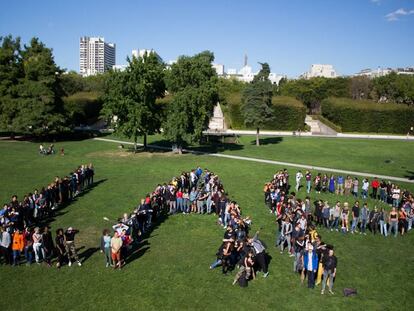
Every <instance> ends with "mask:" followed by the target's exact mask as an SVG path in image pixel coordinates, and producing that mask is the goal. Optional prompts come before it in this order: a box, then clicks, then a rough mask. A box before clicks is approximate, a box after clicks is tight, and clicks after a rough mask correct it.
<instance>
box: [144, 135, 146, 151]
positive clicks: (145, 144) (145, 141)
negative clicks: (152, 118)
mask: <svg viewBox="0 0 414 311" xmlns="http://www.w3.org/2000/svg"><path fill="white" fill-rule="evenodd" d="M144 150H147V134H144Z"/></svg>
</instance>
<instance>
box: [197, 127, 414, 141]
mask: <svg viewBox="0 0 414 311" xmlns="http://www.w3.org/2000/svg"><path fill="white" fill-rule="evenodd" d="M203 133H205V134H210V135H218V136H221V135H240V136H243V135H256V131H250V130H226V131H216V130H207V131H204V132H203ZM260 136H303V137H325V138H353V139H391V140H406V141H414V136H407V135H385V134H384V135H381V134H347V133H337V134H336V135H320V134H312V133H311V132H301V133H300V135H299V134H298V133H297V132H286V131H260Z"/></svg>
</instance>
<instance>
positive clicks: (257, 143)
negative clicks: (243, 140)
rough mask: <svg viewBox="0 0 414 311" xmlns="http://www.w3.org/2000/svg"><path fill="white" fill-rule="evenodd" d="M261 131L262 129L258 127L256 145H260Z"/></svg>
mask: <svg viewBox="0 0 414 311" xmlns="http://www.w3.org/2000/svg"><path fill="white" fill-rule="evenodd" d="M259 131H260V129H259V128H257V129H256V146H260V140H259Z"/></svg>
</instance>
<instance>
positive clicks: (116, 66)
mask: <svg viewBox="0 0 414 311" xmlns="http://www.w3.org/2000/svg"><path fill="white" fill-rule="evenodd" d="M127 67H128V65H113V66H112V70H115V71H124V70H125V69H126V68H127Z"/></svg>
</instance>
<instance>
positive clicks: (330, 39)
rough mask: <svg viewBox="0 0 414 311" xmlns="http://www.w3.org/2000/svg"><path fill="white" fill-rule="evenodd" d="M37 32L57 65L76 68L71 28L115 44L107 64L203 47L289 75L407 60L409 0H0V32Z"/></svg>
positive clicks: (413, 62) (413, 2)
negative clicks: (140, 51) (139, 54)
mask: <svg viewBox="0 0 414 311" xmlns="http://www.w3.org/2000/svg"><path fill="white" fill-rule="evenodd" d="M7 34H12V35H13V36H20V37H22V40H23V41H24V42H27V41H28V40H29V39H30V38H31V37H33V36H37V37H39V38H40V39H41V40H42V41H43V42H45V43H46V45H47V46H49V47H51V48H53V51H54V55H55V60H56V62H57V64H58V65H59V66H61V67H62V68H67V69H69V70H72V69H73V70H78V67H79V57H78V55H79V37H80V36H84V35H89V36H103V37H105V40H107V41H109V42H114V43H116V45H117V50H116V53H117V64H124V63H125V58H126V56H127V55H129V54H130V53H131V50H132V49H136V48H154V49H155V50H156V51H158V53H159V54H160V55H161V57H162V58H163V59H164V60H166V61H168V60H172V59H175V58H176V57H177V56H179V55H192V54H195V53H197V52H200V51H203V50H211V51H213V52H214V54H215V56H216V62H217V63H221V64H224V65H225V68H226V69H228V68H240V67H241V66H242V64H243V57H244V54H245V53H246V54H247V55H248V59H249V64H250V65H252V66H253V68H254V69H255V70H256V69H257V68H258V65H257V62H265V61H266V62H268V63H269V64H270V66H271V69H272V71H273V72H277V73H283V74H287V75H288V76H290V77H294V76H297V75H299V74H301V73H303V72H305V71H307V70H308V69H309V67H310V65H311V64H312V63H323V64H333V65H334V67H335V68H336V70H337V71H338V72H339V73H340V74H352V73H355V72H357V71H359V70H360V69H363V68H377V67H378V66H381V67H406V66H414V0H285V1H276V0H274V1H271V0H269V1H266V0H221V1H220V0H208V1H196V0H194V1H189V0H170V1H167V0H164V1H162V0H146V1H141V0H135V1H132V0H130V1H127V0H117V1H115V0H112V1H106V0H105V1H94V0H71V1H59V0H53V1H51V0H43V1H42V0H39V1H28V0H25V1H21V0H20V1H11V0H6V1H2V3H1V10H0V35H7Z"/></svg>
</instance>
